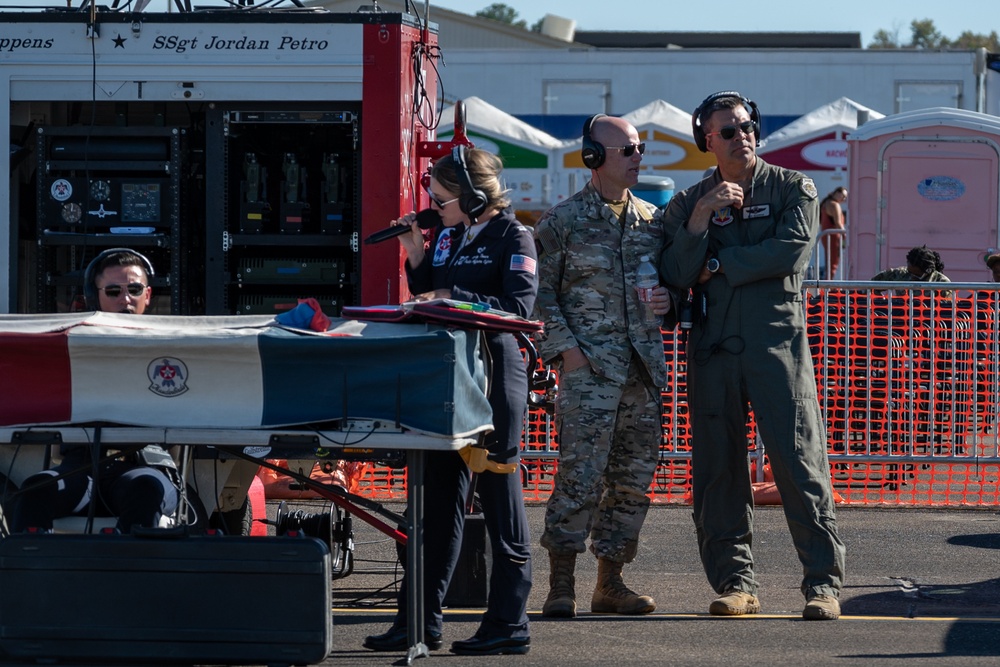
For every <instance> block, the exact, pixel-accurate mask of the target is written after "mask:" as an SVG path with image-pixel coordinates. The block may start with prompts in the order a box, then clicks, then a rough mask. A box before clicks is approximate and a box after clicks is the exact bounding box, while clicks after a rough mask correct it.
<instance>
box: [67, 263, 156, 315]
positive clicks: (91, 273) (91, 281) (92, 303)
mask: <svg viewBox="0 0 1000 667" xmlns="http://www.w3.org/2000/svg"><path fill="white" fill-rule="evenodd" d="M118 253H126V254H128V255H134V256H135V257H138V258H139V260H140V262H141V263H142V268H143V269H145V271H146V278H147V279H152V278H153V276H154V275H156V272H155V271H154V270H153V263H152V262H150V261H149V259H147V258H146V256H145V255H143V254H142V253H139V252H136V251H135V250H132V249H131V248H108V249H107V250H104V251H102V252H100V253H99V254H98V255H97V257H95V258H94V259H92V260H91V261H90V264H88V265H87V270H86V271H84V273H83V298H84V299H85V300H86V302H87V310H100V309H101V302H100V299H98V297H97V283H96V282H95V281H96V279H97V267H98V266H100V264H101V262H103V261H104V260H105V259H106V258H107V257H108V255H116V254H118Z"/></svg>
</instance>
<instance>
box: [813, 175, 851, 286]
mask: <svg viewBox="0 0 1000 667" xmlns="http://www.w3.org/2000/svg"><path fill="white" fill-rule="evenodd" d="M845 201H847V188H845V187H844V186H842V185H841V186H840V187H837V188H834V189H833V192H831V193H830V194H828V195H827V196H826V197H824V198H823V201H821V202H820V203H819V228H820V231H821V232H825V231H827V230H830V229H836V230H840V229H844V228H845V224H844V208H843V205H844V202H845ZM820 238H822V239H823V253H824V255H825V256H826V267H825V269H824V270H823V271H822V272H821V273H820V279H822V280H832V279H834V278H836V277H837V267H839V266H840V254H841V251H842V250H843V245H844V237H843V235H842V234H839V233H837V234H824V235H821V236H820Z"/></svg>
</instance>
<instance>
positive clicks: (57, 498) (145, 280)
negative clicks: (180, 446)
mask: <svg viewBox="0 0 1000 667" xmlns="http://www.w3.org/2000/svg"><path fill="white" fill-rule="evenodd" d="M152 276H153V265H152V264H151V263H150V261H149V260H148V259H147V258H146V257H145V256H144V255H142V254H140V253H138V252H136V251H134V250H130V249H128V248H111V249H109V250H105V251H104V252H102V253H100V254H99V255H98V256H97V257H95V258H94V260H93V261H92V262H91V263H90V265H89V266H88V267H87V270H86V272H85V274H84V281H85V282H84V295H85V297H86V299H87V306H88V308H91V309H95V310H100V311H103V312H110V313H125V314H134V315H141V314H143V313H144V312H146V308H147V307H148V306H149V303H150V299H151V298H152V288H151V287H150V286H149V282H150V278H151V277H152ZM109 381H114V379H113V378H109ZM60 454H61V456H62V460H61V462H60V463H59V465H57V466H55V467H53V468H51V469H49V470H43V471H42V472H39V473H36V474H34V475H32V476H31V477H29V478H28V479H26V480H25V481H24V483H23V484H22V485H21V489H22V490H21V491H20V492H19V493H18V495H17V497H16V500H15V502H14V509H13V512H12V516H11V530H12V531H13V532H23V531H28V530H37V531H41V532H51V530H52V526H53V521H54V519H57V518H60V517H66V516H86V515H87V514H88V513H89V511H90V509H91V507H90V506H91V504H92V503H94V502H97V503H99V507H100V512H97V509H98V508H96V507H95V508H94V511H95V513H96V515H97V516H116V517H118V522H117V528H118V529H119V530H120V531H121V532H123V533H128V532H131V530H132V528H133V527H135V526H142V527H146V528H156V527H160V526H161V525H162V521H163V519H164V518H165V517H170V516H172V515H173V514H174V513H175V512H176V510H177V505H178V502H179V494H178V490H177V484H178V483H179V479H178V480H173V479H171V476H172V475H173V474H175V473H176V466H175V464H174V462H173V459H171V457H170V455H169V454H168V453H167V452H166V451H165V450H163V449H162V448H161V447H159V446H157V445H147V446H146V447H144V448H142V449H140V450H139V451H137V452H134V453H133V454H131V455H130V456H128V457H127V458H125V459H121V458H108V456H107V455H108V448H107V447H102V448H101V449H100V456H101V462H100V467H99V468H98V470H97V475H96V476H95V474H94V472H93V469H92V467H91V463H92V452H91V449H90V448H89V447H87V446H85V445H68V444H67V445H62V446H61V447H60ZM74 471H76V472H74ZM84 471H86V473H85V472H84ZM70 473H72V474H70ZM64 474H65V476H64V477H63V478H62V479H60V480H58V481H53V479H54V478H56V477H59V476H61V475H64ZM95 479H96V480H97V484H96V488H95Z"/></svg>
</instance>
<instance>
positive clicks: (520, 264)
mask: <svg viewBox="0 0 1000 667" xmlns="http://www.w3.org/2000/svg"><path fill="white" fill-rule="evenodd" d="M510 270H511V271H527V272H528V273H530V274H531V275H535V260H533V259H532V258H530V257H528V256H527V255H513V256H512V257H511V258H510Z"/></svg>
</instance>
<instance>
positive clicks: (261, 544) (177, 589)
mask: <svg viewBox="0 0 1000 667" xmlns="http://www.w3.org/2000/svg"><path fill="white" fill-rule="evenodd" d="M150 533H151V534H152V533H155V531H150ZM168 535H170V534H169V533H163V532H162V531H161V532H160V536H158V537H150V536H134V535H12V536H10V537H8V538H6V539H3V540H0V655H3V654H6V655H7V656H8V657H12V658H18V659H31V660H34V661H38V662H50V663H51V662H60V661H64V662H87V661H90V662H93V661H95V660H100V661H102V663H103V662H108V663H114V662H122V663H138V664H206V663H207V664H257V665H260V664H268V665H307V664H316V663H320V662H322V661H323V660H324V659H325V658H326V656H327V655H328V654H329V652H330V650H331V648H332V634H333V633H332V615H331V614H332V612H331V592H330V586H331V579H330V553H329V549H328V548H327V546H326V545H325V544H324V543H322V542H321V541H319V540H317V539H314V538H311V537H236V536H232V537H230V536H208V535H193V536H187V535H184V536H180V537H173V536H168Z"/></svg>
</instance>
